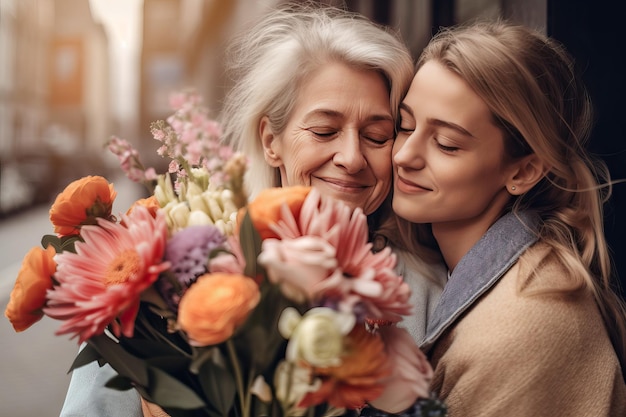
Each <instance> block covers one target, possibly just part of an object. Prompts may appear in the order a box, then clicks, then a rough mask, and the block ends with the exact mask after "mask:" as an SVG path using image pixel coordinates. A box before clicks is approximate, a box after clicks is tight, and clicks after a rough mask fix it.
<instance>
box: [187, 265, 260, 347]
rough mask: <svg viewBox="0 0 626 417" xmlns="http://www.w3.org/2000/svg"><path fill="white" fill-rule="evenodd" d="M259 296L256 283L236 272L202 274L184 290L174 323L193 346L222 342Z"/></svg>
mask: <svg viewBox="0 0 626 417" xmlns="http://www.w3.org/2000/svg"><path fill="white" fill-rule="evenodd" d="M260 299H261V293H260V291H259V287H258V285H257V284H256V283H255V282H254V280H252V279H251V278H249V277H246V276H244V275H238V274H226V273H215V274H204V275H202V276H201V277H200V278H198V280H197V281H196V282H195V283H194V284H193V285H192V286H191V287H189V289H188V290H187V292H185V294H184V295H183V297H182V298H181V300H180V305H179V307H178V324H179V325H180V328H181V329H182V330H184V331H185V332H186V333H187V335H188V336H189V339H190V343H191V344H192V345H194V346H208V345H215V344H218V343H221V342H224V341H225V340H227V339H228V338H229V337H231V336H232V335H233V332H234V331H235V329H236V328H237V327H239V326H240V325H242V324H243V323H244V321H245V320H246V319H247V318H248V315H249V314H250V311H252V309H254V307H256V305H257V304H258V303H259V300H260Z"/></svg>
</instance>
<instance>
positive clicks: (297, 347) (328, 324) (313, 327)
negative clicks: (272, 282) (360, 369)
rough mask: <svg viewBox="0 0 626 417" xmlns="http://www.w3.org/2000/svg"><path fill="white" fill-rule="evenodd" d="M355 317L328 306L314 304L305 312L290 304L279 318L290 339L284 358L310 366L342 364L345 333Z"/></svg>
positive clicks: (354, 320) (285, 335)
mask: <svg viewBox="0 0 626 417" xmlns="http://www.w3.org/2000/svg"><path fill="white" fill-rule="evenodd" d="M355 322H356V317H355V316H354V315H353V314H349V313H341V312H338V311H335V310H333V309H332V308H328V307H315V308H312V309H311V310H308V311H307V312H306V313H305V314H304V315H303V316H300V313H298V311H297V310H296V309H295V308H292V307H287V308H286V309H285V310H284V311H283V312H282V314H281V316H280V319H279V320H278V330H279V331H280V333H281V334H282V335H283V337H285V338H287V339H289V342H288V343H287V351H286V353H285V359H287V360H288V361H290V362H297V361H298V360H304V361H306V362H308V363H309V364H310V365H311V366H315V367H328V366H338V365H340V364H341V355H342V354H343V346H344V344H343V341H344V336H345V335H347V334H348V333H349V332H350V330H352V328H353V327H354V323H355Z"/></svg>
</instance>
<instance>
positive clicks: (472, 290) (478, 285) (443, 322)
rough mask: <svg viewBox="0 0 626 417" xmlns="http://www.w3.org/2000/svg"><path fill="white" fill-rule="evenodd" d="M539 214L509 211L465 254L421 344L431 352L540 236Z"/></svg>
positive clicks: (443, 294) (445, 290)
mask: <svg viewBox="0 0 626 417" xmlns="http://www.w3.org/2000/svg"><path fill="white" fill-rule="evenodd" d="M538 224H539V216H538V215H537V214H536V213H532V212H520V213H517V214H513V213H507V214H505V215H504V216H502V217H501V218H500V219H498V221H496V222H495V223H494V224H493V225H492V226H491V227H490V228H489V230H487V232H486V233H485V234H484V235H483V237H482V238H481V239H480V240H479V241H478V242H477V243H476V244H475V245H474V246H473V247H472V248H471V249H470V250H469V252H468V253H466V254H465V256H463V258H462V259H461V261H460V262H459V263H458V265H457V266H456V268H455V269H454V271H453V272H452V275H451V276H450V279H449V280H448V283H447V284H446V286H445V288H444V290H443V293H442V294H441V298H440V299H439V303H438V304H437V307H436V308H435V311H434V312H433V315H432V316H431V318H430V320H429V322H428V327H427V329H426V336H425V337H424V340H423V342H422V343H421V347H422V349H423V350H424V351H426V352H428V351H429V350H430V348H431V347H432V346H433V344H434V343H435V342H436V341H437V339H438V338H439V337H440V336H441V335H442V334H443V332H445V330H446V329H447V328H448V327H450V325H452V323H454V321H455V320H456V319H457V318H458V317H459V316H460V315H461V314H463V312H464V311H466V310H467V309H468V308H470V307H471V306H472V304H473V303H474V302H475V301H476V300H477V299H478V298H479V297H480V296H481V295H483V294H484V293H485V292H487V291H488V290H489V289H490V288H491V287H492V286H493V285H494V284H495V283H496V282H498V280H499V279H500V278H501V277H502V276H503V275H504V274H505V272H506V271H508V270H509V268H511V266H512V265H513V264H515V262H517V259H518V258H519V257H520V256H521V255H522V253H523V252H524V251H525V250H526V249H527V248H528V247H529V246H531V245H532V244H534V243H535V242H536V241H537V239H538V237H537V233H536V232H535V230H537V226H538Z"/></svg>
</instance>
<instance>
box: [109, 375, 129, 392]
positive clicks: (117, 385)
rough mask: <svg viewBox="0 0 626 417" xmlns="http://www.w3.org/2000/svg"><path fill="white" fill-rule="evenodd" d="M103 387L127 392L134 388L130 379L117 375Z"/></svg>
mask: <svg viewBox="0 0 626 417" xmlns="http://www.w3.org/2000/svg"><path fill="white" fill-rule="evenodd" d="M104 386H105V387H107V388H111V389H114V390H118V391H128V390H129V389H133V388H134V387H135V386H134V385H133V383H132V381H131V380H130V379H128V378H126V377H123V376H119V375H115V376H114V377H113V378H111V379H109V380H108V381H107V382H106V384H104Z"/></svg>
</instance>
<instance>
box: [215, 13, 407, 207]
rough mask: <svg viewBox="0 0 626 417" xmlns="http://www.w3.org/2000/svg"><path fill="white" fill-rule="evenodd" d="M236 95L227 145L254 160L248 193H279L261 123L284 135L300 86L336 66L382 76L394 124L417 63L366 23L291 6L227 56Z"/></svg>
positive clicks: (227, 110)
mask: <svg viewBox="0 0 626 417" xmlns="http://www.w3.org/2000/svg"><path fill="white" fill-rule="evenodd" d="M227 52H228V62H227V64H228V66H227V67H228V69H229V71H230V75H231V76H232V78H233V79H234V83H235V84H234V87H233V88H232V89H231V90H230V92H229V93H228V94H227V96H226V99H225V103H224V106H223V111H222V116H221V119H222V125H223V129H224V139H225V140H226V141H227V142H229V143H231V144H233V145H234V146H235V147H236V148H237V149H238V150H241V151H242V152H243V153H244V154H245V155H246V156H247V157H248V158H250V161H249V169H248V171H247V174H246V186H247V187H248V193H249V194H250V196H251V197H254V196H255V195H256V194H257V193H258V192H260V191H261V190H263V189H265V188H268V187H276V186H280V185H281V184H280V176H279V174H278V171H277V169H276V168H272V167H270V166H269V165H268V164H267V163H266V161H265V159H264V154H263V148H262V146H261V139H260V136H259V122H260V120H261V119H262V118H263V117H264V116H268V118H269V120H270V123H271V124H272V126H271V127H272V130H273V131H275V132H277V133H281V132H282V131H283V129H284V127H285V125H286V123H287V121H288V120H289V118H290V116H291V112H292V109H293V107H294V103H295V102H296V99H297V97H298V92H299V91H300V86H301V85H302V84H303V83H305V82H306V80H307V79H308V78H310V75H311V74H312V73H314V72H315V71H316V70H318V69H319V68H322V67H323V66H325V65H327V64H328V63H330V62H340V63H343V64H346V65H348V66H349V67H351V68H356V69H367V70H374V71H378V72H379V73H380V74H382V75H383V77H384V79H385V80H386V82H387V84H388V88H389V102H390V106H391V111H392V114H393V116H394V119H395V117H396V115H397V109H398V106H399V104H400V101H401V100H402V98H403V96H404V94H405V93H406V90H407V89H408V86H409V84H410V82H411V78H412V77H413V61H412V58H411V55H410V53H409V51H408V49H407V47H406V45H404V44H403V43H402V42H401V41H400V40H399V38H398V37H397V36H396V35H394V34H392V33H391V32H389V31H388V30H387V29H385V28H383V27H381V26H378V25H376V24H374V23H372V22H371V21H369V20H367V19H366V18H365V17H363V16H361V15H359V14H355V13H351V12H348V11H344V10H341V9H338V8H334V7H330V6H323V5H315V4H313V3H308V4H287V5H285V6H283V7H281V8H279V9H277V10H273V11H272V12H270V13H269V14H267V15H266V16H264V18H263V19H262V20H260V21H259V22H258V23H257V24H256V25H255V26H253V27H252V28H251V29H250V30H249V31H247V32H246V33H244V34H242V35H240V36H239V37H238V38H236V39H235V40H234V42H233V43H232V44H231V46H230V47H229V48H228V51H227Z"/></svg>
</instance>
